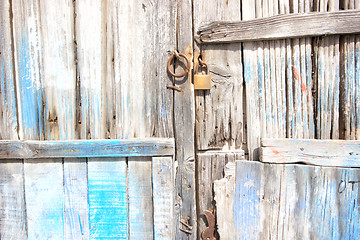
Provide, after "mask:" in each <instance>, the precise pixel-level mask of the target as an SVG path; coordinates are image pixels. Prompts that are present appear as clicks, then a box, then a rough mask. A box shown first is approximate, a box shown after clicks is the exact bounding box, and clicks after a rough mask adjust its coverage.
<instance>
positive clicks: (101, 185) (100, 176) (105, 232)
mask: <svg viewBox="0 0 360 240" xmlns="http://www.w3.org/2000/svg"><path fill="white" fill-rule="evenodd" d="M88 191H89V228H90V239H128V214H129V213H128V200H127V199H128V193H127V166H126V159H125V158H89V160H88Z"/></svg>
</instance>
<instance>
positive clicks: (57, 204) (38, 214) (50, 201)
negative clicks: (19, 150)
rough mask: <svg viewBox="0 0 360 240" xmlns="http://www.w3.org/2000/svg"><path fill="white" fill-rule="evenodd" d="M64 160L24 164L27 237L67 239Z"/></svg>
mask: <svg viewBox="0 0 360 240" xmlns="http://www.w3.org/2000/svg"><path fill="white" fill-rule="evenodd" d="M62 165H63V163H62V159H53V160H50V159H43V160H42V162H41V163H39V162H35V161H31V160H29V161H27V163H26V164H24V175H25V181H24V182H25V186H24V188H25V201H26V219H27V237H28V238H29V239H63V238H64V186H63V184H64V178H63V168H62Z"/></svg>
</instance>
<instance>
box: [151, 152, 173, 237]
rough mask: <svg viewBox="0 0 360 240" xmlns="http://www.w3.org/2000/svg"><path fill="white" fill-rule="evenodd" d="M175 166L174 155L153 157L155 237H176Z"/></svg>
mask: <svg viewBox="0 0 360 240" xmlns="http://www.w3.org/2000/svg"><path fill="white" fill-rule="evenodd" d="M173 167H174V161H173V158H172V157H153V158H152V189H153V193H152V194H153V208H154V239H164V240H165V239H175V231H174V221H175V219H174V202H175V199H174V197H175V195H174V185H175V184H174V173H175V172H174V168H173Z"/></svg>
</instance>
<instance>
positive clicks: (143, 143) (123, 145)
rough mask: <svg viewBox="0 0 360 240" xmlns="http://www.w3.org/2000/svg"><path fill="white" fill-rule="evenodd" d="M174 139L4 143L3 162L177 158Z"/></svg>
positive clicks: (0, 146) (1, 143) (0, 150)
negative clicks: (54, 159)
mask: <svg viewBox="0 0 360 240" xmlns="http://www.w3.org/2000/svg"><path fill="white" fill-rule="evenodd" d="M174 149H175V143H174V139H164V138H150V139H135V140H76V141H0V160H1V159H34V158H80V157H137V156H173V154H174Z"/></svg>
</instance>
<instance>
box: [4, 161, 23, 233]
mask: <svg viewBox="0 0 360 240" xmlns="http://www.w3.org/2000/svg"><path fill="white" fill-rule="evenodd" d="M0 194H1V207H0V223H1V224H0V237H1V239H26V237H27V232H26V220H25V217H26V210H25V199H24V197H25V196H24V167H23V162H22V161H21V160H7V161H3V160H2V161H1V163H0Z"/></svg>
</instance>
